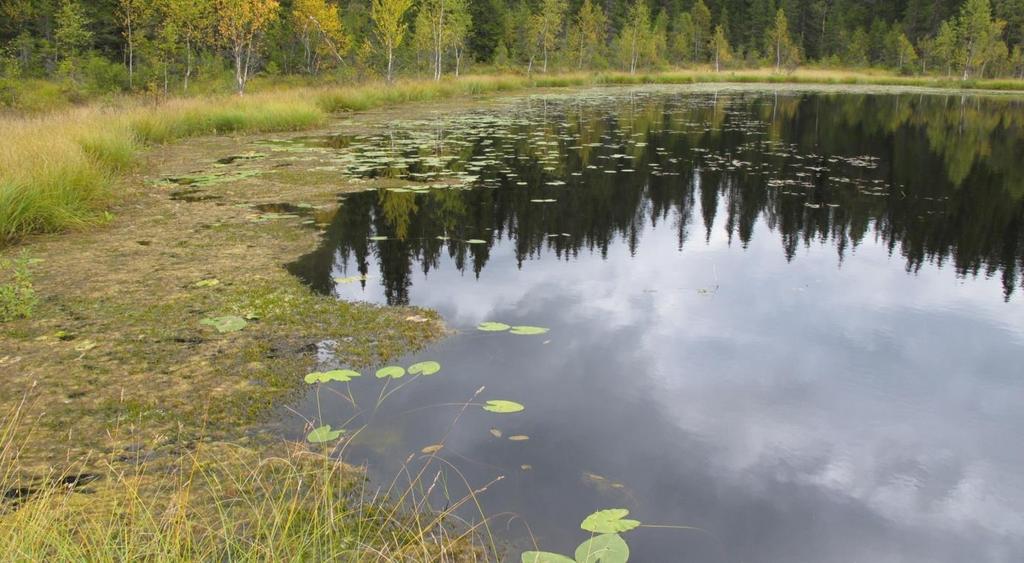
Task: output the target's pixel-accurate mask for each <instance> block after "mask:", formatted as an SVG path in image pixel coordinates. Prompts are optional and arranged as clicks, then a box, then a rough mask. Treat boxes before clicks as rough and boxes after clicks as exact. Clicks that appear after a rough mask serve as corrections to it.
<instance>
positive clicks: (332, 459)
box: [0, 401, 495, 562]
mask: <svg viewBox="0 0 1024 563" xmlns="http://www.w3.org/2000/svg"><path fill="white" fill-rule="evenodd" d="M24 406H25V402H24V401H23V402H22V403H21V405H19V406H18V407H15V408H14V409H13V410H12V411H11V412H9V413H8V414H7V416H6V417H4V418H3V421H2V422H0V493H2V494H0V552H2V553H5V554H7V555H6V558H7V559H8V560H18V561H111V562H113V561H240V562H246V561H254V562H256V561H280V560H287V561H379V562H385V561H387V562H390V561H450V562H458V561H479V560H487V559H488V558H489V553H494V550H495V548H494V545H493V542H490V545H488V544H484V543H481V540H482V534H479V532H478V528H479V526H480V525H479V524H478V525H476V526H473V525H469V524H466V523H464V522H461V521H460V520H459V519H458V517H457V516H456V515H455V512H456V511H457V510H458V509H460V508H461V507H463V506H472V505H474V504H476V501H477V499H476V496H475V493H472V492H471V493H470V494H469V495H467V496H466V497H464V498H463V499H448V500H447V501H446V502H447V507H446V508H445V509H442V510H434V509H433V508H432V507H431V506H430V505H428V504H427V503H426V497H429V496H430V495H431V494H432V492H434V491H436V490H437V489H439V488H440V487H438V485H437V478H436V477H434V481H433V482H428V481H427V480H428V479H429V478H430V477H431V476H428V475H427V474H426V473H425V472H423V471H420V472H419V473H418V474H416V475H415V478H412V479H410V480H409V482H408V484H403V485H398V484H397V483H398V479H397V478H396V481H395V482H394V483H392V484H391V485H390V486H388V487H386V488H383V489H381V488H371V485H369V483H368V481H367V480H366V478H365V473H364V471H362V470H361V469H358V468H354V467H352V466H350V465H347V464H345V463H343V462H341V461H339V459H338V457H339V456H340V455H341V452H340V451H338V448H343V446H338V447H336V448H335V449H334V450H332V449H331V447H330V446H322V447H321V449H320V450H319V451H311V450H309V449H308V448H307V447H306V446H302V445H297V444H291V445H284V446H283V447H282V448H280V451H278V452H277V453H276V454H274V455H269V454H265V453H259V452H257V451H256V450H254V449H252V448H248V447H245V446H239V445H232V444H227V443H219V442H204V441H200V442H198V443H196V444H191V445H189V444H181V445H174V446H172V447H165V448H153V449H135V450H133V451H127V452H126V451H124V450H121V452H120V453H119V454H118V455H112V456H110V458H109V459H100V460H78V462H77V466H73V467H71V468H69V469H66V470H64V471H63V472H52V471H51V472H49V473H46V474H45V475H43V476H35V477H29V476H26V475H25V474H24V471H23V470H24V468H22V467H20V466H19V463H18V461H19V456H20V454H21V451H22V450H23V448H25V447H26V445H27V444H29V443H30V439H31V422H30V421H26V420H24V417H23V414H22V413H23V411H22V409H23V407H24ZM169 443H170V444H173V441H170V442H169ZM87 467H88V469H86V468H87ZM96 467H98V469H97V468H96ZM402 475H404V476H410V475H411V472H409V471H405V470H403V472H402ZM477 506H478V505H477Z"/></svg>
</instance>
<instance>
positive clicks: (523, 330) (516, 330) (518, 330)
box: [511, 326, 551, 336]
mask: <svg viewBox="0 0 1024 563" xmlns="http://www.w3.org/2000/svg"><path fill="white" fill-rule="evenodd" d="M549 330H551V329H548V328H543V327H539V326H514V327H512V330H511V332H512V334H518V335H520V336H534V335H537V334H544V333H546V332H548V331H549Z"/></svg>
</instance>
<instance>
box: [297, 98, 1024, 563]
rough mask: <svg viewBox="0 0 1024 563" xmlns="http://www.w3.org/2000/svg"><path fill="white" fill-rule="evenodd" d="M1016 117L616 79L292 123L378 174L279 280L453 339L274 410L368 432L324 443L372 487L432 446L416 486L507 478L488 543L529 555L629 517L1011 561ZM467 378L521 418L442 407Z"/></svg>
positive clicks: (1019, 410)
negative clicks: (435, 323)
mask: <svg viewBox="0 0 1024 563" xmlns="http://www.w3.org/2000/svg"><path fill="white" fill-rule="evenodd" d="M1022 123H1024V105H1022V103H1021V102H1019V101H1018V102H1014V101H1010V100H996V99H990V100H985V99H979V98H974V97H967V98H961V97H959V96H925V95H920V94H900V95H878V94H875V95H867V94H812V93H806V92H803V93H801V92H753V91H750V92H743V91H729V92H724V93H717V94H716V93H711V92H689V93H687V92H681V91H673V90H643V91H624V90H612V91H597V92H590V93H586V94H574V95H570V96H565V95H563V96H550V97H533V98H529V99H519V100H513V101H510V102H507V103H504V104H501V105H500V107H498V108H490V109H488V110H487V111H485V112H484V111H481V112H475V113H468V114H452V115H447V114H439V115H438V116H437V117H436V118H435V119H428V120H423V121H415V122H412V121H410V122H395V123H392V124H390V125H389V126H386V127H382V128H381V130H380V132H379V133H378V134H371V135H366V136H362V137H336V138H330V139H322V140H316V141H315V142H316V143H317V144H318V146H320V147H321V149H320V150H324V149H323V147H326V148H327V152H328V154H333V155H334V158H335V159H336V166H337V167H338V169H339V171H340V172H342V173H347V174H352V175H357V176H362V177H365V178H377V179H380V178H391V179H393V180H394V182H393V186H394V187H396V188H397V189H391V190H387V189H381V190H375V191H370V192H364V193H358V194H352V195H347V196H344V198H343V199H342V203H341V207H340V210H339V212H338V214H337V215H336V217H335V219H334V222H333V224H332V225H331V226H330V228H329V230H328V231H327V232H326V234H325V238H324V242H323V245H322V246H321V248H320V249H319V250H317V251H316V252H314V253H312V254H310V255H308V256H305V257H303V258H302V259H301V260H299V261H298V262H297V263H295V264H293V265H292V266H291V267H292V269H293V271H294V272H295V273H296V274H297V275H299V276H300V277H302V278H303V279H304V280H306V281H307V282H308V283H309V284H311V285H312V287H314V288H315V289H317V290H318V291H321V292H324V293H329V294H332V295H336V296H337V297H338V298H341V299H352V300H366V301H371V302H375V303H390V304H404V303H411V304H415V305H421V306H425V307H431V308H435V309H437V310H438V311H440V312H441V313H442V314H443V315H444V317H445V319H446V321H447V322H448V323H449V324H450V325H451V326H452V327H454V328H456V329H458V330H459V331H460V332H459V333H458V334H457V335H455V336H453V337H451V338H448V339H447V340H445V341H443V342H441V343H439V344H437V345H434V346H432V347H430V348H429V349H427V350H425V351H423V352H422V353H419V354H416V355H414V356H412V357H409V358H405V359H403V360H401V361H400V362H397V363H398V364H399V365H409V364H410V363H411V362H413V361H420V360H437V361H439V362H440V363H441V364H442V365H443V370H442V372H441V373H439V374H437V375H434V376H430V377H420V378H410V377H406V378H405V379H403V380H401V381H394V382H389V383H387V384H386V385H387V389H388V390H391V389H396V388H397V389H398V391H397V392H395V393H393V394H391V395H389V396H388V397H387V399H386V400H384V401H383V402H382V403H381V404H380V406H379V407H375V404H376V402H377V399H378V397H379V396H380V395H381V393H382V388H384V387H385V383H383V382H382V381H381V380H378V379H375V378H373V377H372V370H364V373H365V376H364V377H363V378H362V379H359V380H356V381H354V382H353V383H351V384H348V385H344V384H331V385H330V386H325V387H324V388H323V389H320V390H319V392H311V394H310V396H309V398H308V399H307V400H306V401H304V402H303V403H301V404H299V405H294V406H293V407H294V408H296V409H297V410H298V411H299V412H302V413H304V414H305V415H306V416H309V417H314V418H316V419H317V420H318V421H322V422H324V423H330V424H333V425H334V426H335V427H337V426H340V425H343V424H345V423H346V421H350V419H351V421H350V422H348V425H349V426H350V427H358V426H362V425H364V424H365V425H366V428H365V430H364V431H363V432H362V433H361V434H359V436H358V437H356V438H355V439H354V440H352V442H351V443H350V444H348V445H347V446H346V450H345V456H346V458H347V459H348V460H349V461H353V462H362V461H368V462H369V464H370V468H371V473H372V474H373V475H374V476H375V477H376V478H377V479H378V481H379V482H381V483H386V482H387V481H388V480H389V478H390V477H393V476H394V475H395V474H396V473H397V472H398V471H399V467H400V466H401V465H402V463H403V462H405V461H406V459H407V457H408V456H409V455H410V454H411V453H414V452H417V453H418V452H419V450H420V449H421V448H423V447H424V446H428V445H430V444H434V443H437V442H439V441H441V440H442V439H445V444H446V446H445V448H444V449H443V450H442V451H441V452H440V454H439V456H440V457H442V458H444V459H445V460H447V461H448V462H450V463H451V466H450V467H449V466H446V465H444V464H442V463H440V462H438V461H433V462H432V464H431V466H430V469H429V471H428V473H427V475H428V478H427V480H428V482H429V481H430V480H431V479H433V477H434V475H435V474H436V473H437V472H438V471H443V472H444V479H446V481H442V482H445V483H446V487H447V489H448V496H449V497H450V498H452V499H458V498H460V497H462V496H463V495H464V494H465V492H466V490H467V486H466V484H465V483H464V482H463V481H462V479H463V477H464V478H465V479H466V480H467V481H468V483H469V484H470V486H472V487H479V486H482V485H484V484H486V483H488V482H490V481H491V480H493V479H495V478H497V477H499V476H503V477H504V478H503V480H501V481H500V482H498V483H496V484H494V485H492V486H490V487H489V488H488V490H487V491H486V492H485V493H483V494H482V495H481V502H482V504H483V508H484V511H485V512H486V513H487V514H489V515H508V514H514V515H516V516H517V518H512V519H511V520H510V519H509V518H508V517H506V516H498V517H496V518H495V520H494V521H492V530H493V532H494V534H495V535H496V536H497V537H499V538H503V539H505V540H509V541H521V540H522V539H523V538H524V537H527V535H528V533H527V531H526V527H525V526H524V522H525V523H528V524H529V526H530V528H531V529H532V531H533V534H534V535H535V536H536V539H537V542H538V544H539V545H540V547H541V548H542V549H545V550H551V551H559V552H562V553H568V554H571V553H572V551H573V549H574V548H575V546H576V545H577V544H578V543H579V542H580V541H582V540H583V539H585V538H586V537H587V536H586V533H585V532H582V531H581V530H580V529H579V523H580V520H582V518H583V517H585V516H586V515H587V514H589V513H590V512H592V511H593V510H596V509H600V508H611V507H625V508H629V509H630V510H631V511H632V516H633V517H635V518H637V519H639V520H641V521H643V522H644V523H647V524H664V525H687V526H697V527H700V528H702V529H703V530H705V531H706V533H702V532H693V531H681V530H673V529H664V528H642V529H639V530H635V531H632V532H629V533H628V534H626V535H625V538H626V539H627V541H628V542H629V544H630V546H631V549H632V554H633V557H632V560H634V561H697V562H715V561H748V562H754V561H756V562H762V561H763V562H780V563H782V562H785V563H797V562H808V563H811V562H815V563H817V562H830V561H836V562H849V561H872V562H882V561H886V562H888V561H893V562H918V561H921V562H925V561H927V562H946V561H950V562H954V561H955V562H962V561H1021V560H1024V444H1022V440H1021V435H1022V431H1024V369H1022V368H1021V364H1022V359H1024V306H1022V305H1021V295H1020V293H1021V291H1022V290H1024V288H1022V287H1021V284H1022V282H1021V268H1022V267H1024V132H1022ZM447 185H453V186H456V187H452V188H445V187H440V186H447ZM424 187H431V188H432V189H429V190H425V189H422V188H424ZM536 200H555V201H547V202H539V201H536ZM380 236H386V237H388V239H387V240H372V239H371V237H380ZM439 237H440V238H439ZM445 237H447V238H445ZM472 239H479V240H481V241H484V242H483V243H475V244H470V243H467V242H466V241H468V240H472ZM364 275H365V276H366V278H365V280H362V281H352V278H354V277H356V276H364ZM344 278H349V279H347V280H346V279H344ZM336 279H338V280H340V281H335V280H336ZM481 321H500V322H504V323H508V324H512V325H535V326H541V327H546V328H550V332H549V333H547V334H544V335H540V336H516V335H512V334H509V333H484V332H480V331H477V330H476V329H475V327H476V325H477V324H478V323H480V322H481ZM330 346H331V345H330V343H325V344H324V345H323V359H324V365H325V367H331V366H334V364H333V363H332V362H331V359H330V353H329V351H330ZM399 385H401V386H400V387H399ZM482 386H483V387H486V389H485V390H484V391H483V392H482V393H481V394H480V396H479V397H476V399H474V402H475V403H480V402H482V401H484V400H489V399H507V400H513V401H518V402H520V403H522V404H524V405H525V407H526V410H525V411H524V412H522V413H518V414H504V415H501V414H493V413H489V412H485V411H483V410H481V409H480V408H479V406H471V407H470V408H468V409H467V410H466V412H465V413H464V414H463V415H462V416H461V417H460V418H459V419H458V421H457V423H456V424H454V426H452V422H453V420H454V419H455V418H456V416H457V415H458V413H459V411H460V408H461V407H460V406H458V405H457V404H456V403H460V402H465V401H469V400H471V398H473V396H474V392H475V391H476V390H477V389H478V388H480V387H482ZM348 392H351V394H352V395H351V398H352V399H354V400H355V406H353V404H352V403H351V402H350V401H349V400H348V399H343V398H342V397H341V393H348ZM290 424H291V425H292V426H293V427H294V428H295V433H296V435H299V434H300V433H301V432H302V430H301V424H302V422H301V418H299V417H293V418H292V419H291V422H290ZM492 428H496V429H499V430H500V431H501V432H502V436H503V437H502V438H498V437H495V436H494V435H492V433H491V432H490V430H491V429H492ZM449 429H450V430H449ZM449 432H450V433H449ZM511 435H528V436H529V440H528V441H510V440H508V439H507V438H508V436H511ZM446 436H447V437H446ZM425 462H426V461H425V460H424V459H423V457H422V456H421V457H419V458H417V459H415V460H414V461H412V462H411V464H410V466H411V467H413V468H418V467H420V464H422V463H425ZM524 465H526V466H529V467H527V468H525V469H524V468H523V466H524ZM454 468H457V469H458V473H456V471H455V469H454ZM428 484H429V483H428ZM424 487H426V485H424ZM462 514H463V515H465V516H466V517H468V518H472V517H473V510H464V511H462ZM509 522H510V523H509ZM524 545H528V543H527V542H521V543H519V544H518V546H516V547H514V548H513V549H511V550H510V551H509V553H508V559H510V560H518V551H517V550H518V549H519V548H521V547H522V546H524Z"/></svg>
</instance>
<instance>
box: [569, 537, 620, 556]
mask: <svg viewBox="0 0 1024 563" xmlns="http://www.w3.org/2000/svg"><path fill="white" fill-rule="evenodd" d="M575 555H576V562H577V563H626V562H627V561H629V545H628V544H627V543H626V540H624V539H622V536H620V535H618V534H601V535H600V536H594V537H592V538H590V539H589V540H587V541H585V542H583V543H581V544H580V546H579V547H577V548H576V554H575Z"/></svg>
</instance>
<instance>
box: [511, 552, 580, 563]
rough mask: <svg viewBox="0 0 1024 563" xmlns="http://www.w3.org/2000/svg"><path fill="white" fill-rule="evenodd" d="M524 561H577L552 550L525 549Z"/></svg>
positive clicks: (539, 562)
mask: <svg viewBox="0 0 1024 563" xmlns="http://www.w3.org/2000/svg"><path fill="white" fill-rule="evenodd" d="M522 562H523V563H576V562H575V561H573V560H572V559H569V558H568V557H566V556H564V555H559V554H558V553H551V552H550V551H524V552H523V557H522Z"/></svg>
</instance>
